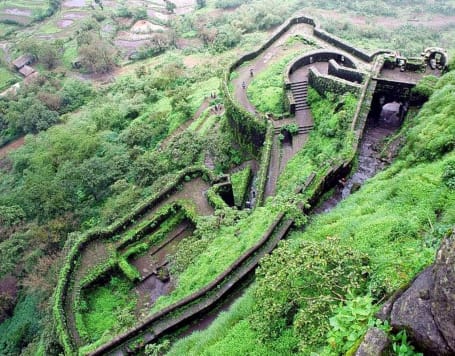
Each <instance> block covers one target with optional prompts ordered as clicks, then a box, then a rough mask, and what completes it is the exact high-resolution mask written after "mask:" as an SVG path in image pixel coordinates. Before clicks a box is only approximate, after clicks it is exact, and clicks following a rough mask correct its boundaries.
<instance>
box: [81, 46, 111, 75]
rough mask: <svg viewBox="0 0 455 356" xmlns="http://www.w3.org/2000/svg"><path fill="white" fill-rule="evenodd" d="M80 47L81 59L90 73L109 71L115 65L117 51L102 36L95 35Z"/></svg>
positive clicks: (83, 65)
mask: <svg viewBox="0 0 455 356" xmlns="http://www.w3.org/2000/svg"><path fill="white" fill-rule="evenodd" d="M88 41H89V43H87V44H83V45H81V46H80V47H79V60H80V62H81V65H82V67H83V68H84V69H85V70H86V71H87V72H89V73H107V72H109V71H111V70H112V69H113V68H114V66H115V59H116V56H117V51H116V50H115V48H114V47H113V46H112V45H111V44H110V43H108V42H107V41H106V40H104V39H102V38H101V37H98V38H96V37H93V38H92V39H90V40H88Z"/></svg>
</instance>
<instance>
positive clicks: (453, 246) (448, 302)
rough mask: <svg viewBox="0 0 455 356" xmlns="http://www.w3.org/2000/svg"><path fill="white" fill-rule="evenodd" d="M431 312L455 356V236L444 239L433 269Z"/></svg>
mask: <svg viewBox="0 0 455 356" xmlns="http://www.w3.org/2000/svg"><path fill="white" fill-rule="evenodd" d="M433 274H434V290H433V291H432V294H431V312H432V314H433V317H434V321H435V323H436V325H437V327H438V329H439V331H440V333H441V334H442V337H443V338H444V340H445V341H446V343H447V345H448V347H449V349H450V351H451V352H452V354H455V235H452V237H451V238H447V239H444V241H443V242H442V244H441V248H440V249H439V251H438V254H437V255H436V262H435V264H434V267H433Z"/></svg>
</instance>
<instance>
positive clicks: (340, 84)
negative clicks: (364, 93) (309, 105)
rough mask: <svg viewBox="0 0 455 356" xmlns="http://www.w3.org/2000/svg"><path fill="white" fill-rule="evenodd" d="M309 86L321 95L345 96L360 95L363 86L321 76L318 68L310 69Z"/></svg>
mask: <svg viewBox="0 0 455 356" xmlns="http://www.w3.org/2000/svg"><path fill="white" fill-rule="evenodd" d="M308 84H310V86H311V87H313V88H314V89H316V91H317V92H318V93H319V94H320V95H325V93H327V92H332V93H336V94H340V95H343V94H345V93H353V94H355V95H358V94H360V91H361V90H362V85H360V84H355V83H352V82H349V81H347V80H344V79H340V78H336V77H333V76H328V75H323V74H321V73H320V72H319V71H318V70H317V68H310V69H309V71H308Z"/></svg>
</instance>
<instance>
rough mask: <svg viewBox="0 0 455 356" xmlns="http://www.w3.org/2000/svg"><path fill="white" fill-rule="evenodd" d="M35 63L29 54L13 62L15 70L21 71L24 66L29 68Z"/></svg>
mask: <svg viewBox="0 0 455 356" xmlns="http://www.w3.org/2000/svg"><path fill="white" fill-rule="evenodd" d="M34 61H35V58H34V57H33V56H32V55H30V54H24V55H22V56H20V57H18V58H16V59H15V60H14V61H13V65H14V67H15V68H16V70H21V69H22V68H23V67H25V66H29V65H30V64H32V63H33V62H34Z"/></svg>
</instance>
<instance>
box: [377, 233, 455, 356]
mask: <svg viewBox="0 0 455 356" xmlns="http://www.w3.org/2000/svg"><path fill="white" fill-rule="evenodd" d="M454 240H455V237H454V236H453V235H452V237H451V238H447V239H445V240H444V241H443V243H442V244H441V248H440V249H439V251H438V254H437V257H436V262H435V264H434V265H433V266H430V267H428V268H427V269H425V270H424V271H423V272H422V273H421V274H420V275H419V276H418V277H417V278H416V279H415V280H414V282H413V283H412V284H411V286H410V287H409V288H408V289H407V290H406V291H404V292H403V294H402V295H401V296H399V297H398V298H397V299H396V300H395V301H394V302H393V306H392V309H391V311H390V324H391V326H392V327H393V328H394V329H395V330H402V329H404V330H406V332H407V333H408V335H409V337H410V339H411V340H412V343H413V344H414V345H415V346H417V348H418V349H420V350H422V351H424V352H425V354H427V355H435V356H436V355H438V356H446V355H447V356H448V355H455V244H454ZM388 307H389V308H390V306H388ZM383 312H385V313H387V312H388V311H387V310H386V309H384V310H383Z"/></svg>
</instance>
